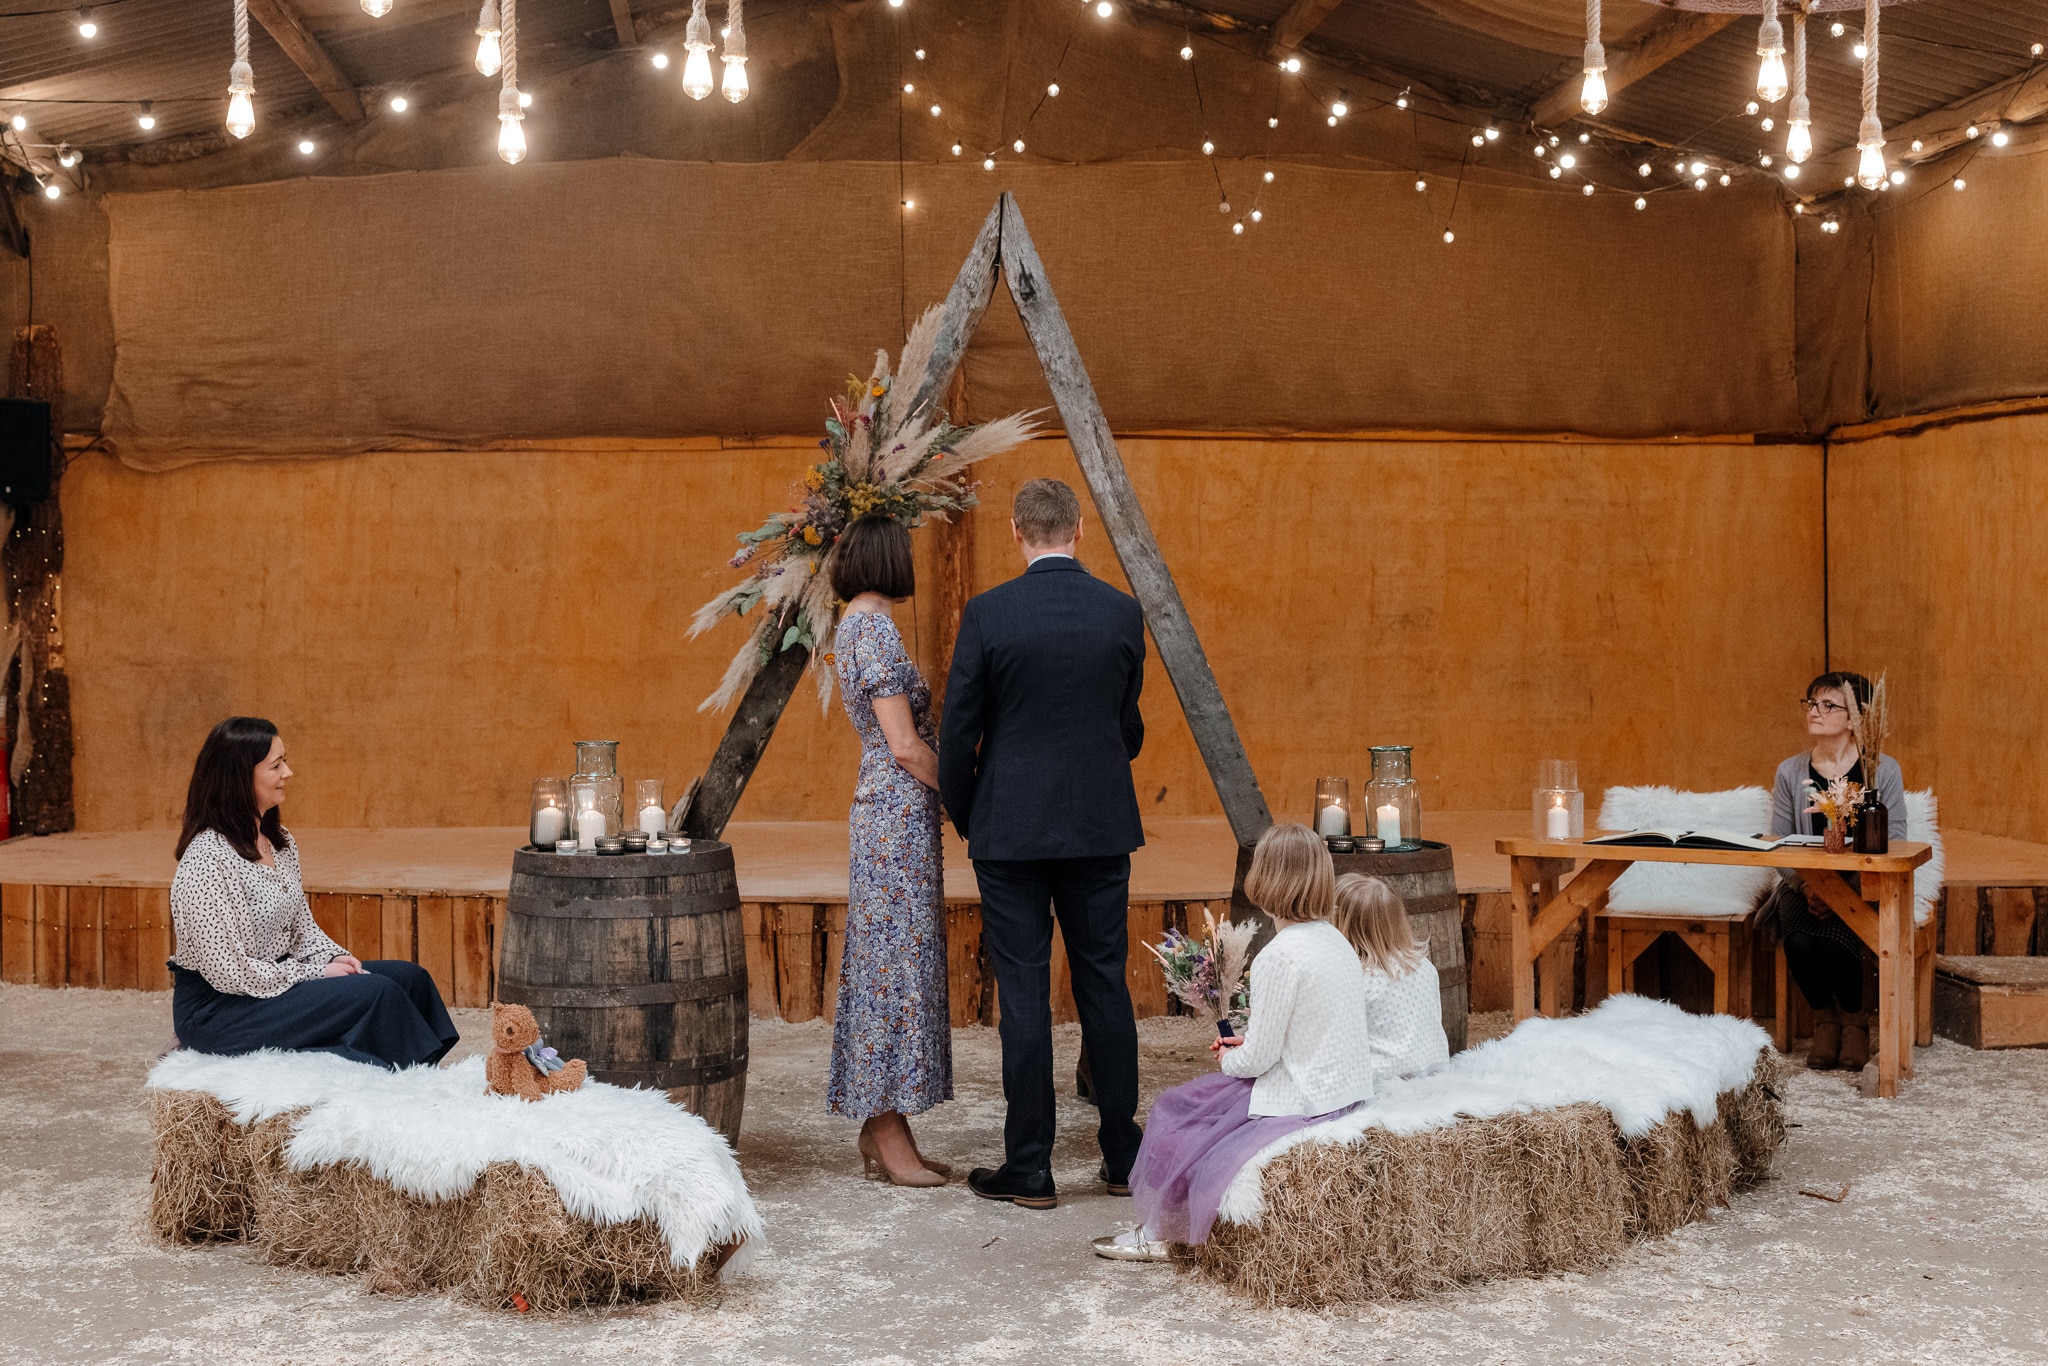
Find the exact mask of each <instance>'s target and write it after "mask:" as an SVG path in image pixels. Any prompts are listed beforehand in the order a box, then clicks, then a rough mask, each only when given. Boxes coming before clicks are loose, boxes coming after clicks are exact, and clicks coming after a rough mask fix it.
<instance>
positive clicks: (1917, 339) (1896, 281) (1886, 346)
mask: <svg viewBox="0 0 2048 1366" xmlns="http://www.w3.org/2000/svg"><path fill="white" fill-rule="evenodd" d="M1956 173H1960V174H1962V175H1963V176H1964V178H1965V180H1966V181H1967V182H1968V185H1969V188H1968V189H1967V190H1966V191H1964V192H1963V193H1961V194H1958V193H1956V192H1955V191H1953V190H1950V189H1948V188H1947V187H1946V186H1947V178H1948V177H1949V176H1950V175H1953V174H1956ZM1930 179H1932V178H1930ZM1923 183H1924V182H1923ZM1894 193H1896V192H1894ZM1880 207H1882V208H1884V209H1887V210H1889V211H1888V212H1881V213H1878V214H1877V215H1875V217H1874V220H1873V221H1874V224H1875V246H1874V253H1875V263H1874V267H1873V268H1872V271H1871V275H1872V282H1873V287H1872V290H1871V294H1870V341H1871V381H1870V383H1871V399H1872V402H1871V415H1872V416H1876V417H1892V416H1896V415H1898V414H1901V413H1918V412H1926V411H1929V410H1931V409H1936V408H1945V407H1949V406H1952V405H1955V404H1962V403H1977V402H1982V401H1984V400H1988V399H2000V398H2015V397H2025V396H2032V395H2035V394H2041V393H2048V326H2044V325H2043V322H2042V312H2041V301H2042V299H2043V298H2048V244H2044V242H2043V240H2042V237H2041V224H2042V223H2043V222H2044V221H2048V155H2043V154H2042V153H2041V152H2040V151H2039V150H2036V151H2034V152H2032V153H2031V154H2018V155H2003V154H2001V155H1991V154H1987V155H1983V156H1979V157H1976V158H1975V159H1974V160H1973V161H1972V162H1971V163H1970V164H1969V165H1968V166H1960V165H1950V166H1947V167H1944V168H1943V170H1942V172H1941V178H1940V179H1938V180H1933V183H1932V185H1931V186H1930V187H1929V188H1926V189H1924V190H1922V191H1921V192H1920V193H1919V196H1918V198H1916V199H1913V200H1910V201H1908V202H1906V203H1904V204H1899V205H1896V206H1894V205H1891V204H1884V205H1881V206H1880ZM1844 236H1847V234H1844ZM1845 245H1847V244H1845Z"/></svg>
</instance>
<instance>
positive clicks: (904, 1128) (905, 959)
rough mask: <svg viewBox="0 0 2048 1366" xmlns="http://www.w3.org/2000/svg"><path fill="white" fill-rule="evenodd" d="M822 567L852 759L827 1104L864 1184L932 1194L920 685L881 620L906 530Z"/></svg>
mask: <svg viewBox="0 0 2048 1366" xmlns="http://www.w3.org/2000/svg"><path fill="white" fill-rule="evenodd" d="M830 568H831V575H832V591H833V592H834V593H835V594H836V595H837V596H838V597H839V598H840V599H841V600H842V601H844V602H845V603H846V612H845V615H844V617H843V618H842V619H841V621H840V623H839V630H838V634H837V636H836V637H835V639H834V655H833V657H832V663H833V664H834V665H835V666H836V667H837V670H838V674H839V683H840V688H841V691H842V693H843V695H844V698H845V703H846V714H847V716H848V717H849V718H850V719H851V720H852V722H853V726H854V729H855V730H856V731H858V732H859V733H860V742H861V757H860V779H859V783H858V785H857V786H856V787H855V789H854V794H853V808H852V811H851V813H850V816H849V820H848V827H849V828H848V834H849V836H850V843H851V856H850V860H849V866H848V874H849V879H848V880H849V883H850V894H849V896H848V898H847V906H846V951H845V957H844V958H843V959H842V960H841V966H840V970H839V1004H838V1014H837V1017H836V1020H835V1022H834V1025H833V1029H832V1074H831V1082H830V1084H829V1086H828V1088H827V1090H826V1100H827V1103H828V1105H829V1106H830V1108H831V1110H832V1111H833V1113H835V1114H842V1115H849V1116H855V1117H857V1118H859V1119H861V1120H862V1121H863V1123H862V1124H861V1131H860V1154H861V1165H862V1168H863V1170H864V1172H865V1173H866V1175H867V1176H868V1177H869V1178H871V1179H873V1180H882V1179H884V1178H886V1179H887V1180H889V1181H890V1182H891V1183H893V1184H895V1185H898V1186H938V1185H943V1184H944V1183H945V1180H946V1177H947V1176H948V1175H949V1174H950V1169H949V1168H948V1167H947V1166H946V1164H945V1163H943V1162H935V1161H932V1160H930V1159H928V1158H926V1157H924V1156H923V1155H922V1154H921V1153H919V1151H918V1148H917V1140H916V1138H915V1137H914V1136H913V1135H912V1134H911V1132H910V1123H909V1118H908V1117H909V1116H911V1115H915V1114H922V1113H923V1112H924V1111H926V1110H929V1109H930V1108H931V1107H932V1106H934V1105H936V1104H938V1103H939V1102H940V1101H944V1100H951V1099H952V1098H953V1035H952V1024H951V1019H950V1016H949V1011H948V1006H947V993H946V915H945V912H946V902H945V883H944V877H943V875H942V869H941V855H940V845H939V794H938V783H939V776H938V756H937V754H936V753H935V744H934V731H933V727H932V718H931V689H930V687H929V686H928V685H927V684H926V683H925V680H924V678H923V677H922V676H921V675H919V673H918V671H917V666H916V665H915V664H913V663H912V662H911V660H910V657H909V655H908V654H906V653H905V652H904V649H903V637H902V636H901V635H899V634H898V633H897V630H896V624H895V622H893V621H892V620H890V617H889V609H890V607H891V605H892V604H894V603H899V602H902V601H904V600H906V599H907V598H909V597H910V595H911V592H912V590H913V588H914V587H915V579H914V576H913V570H912V566H911V556H910V532H909V530H908V528H906V527H905V526H904V525H903V524H902V523H901V522H898V521H896V520H895V519H893V518H890V517H886V516H882V515H879V514H876V515H870V516H866V517H862V518H860V519H859V520H858V521H855V522H854V523H853V524H852V525H851V526H849V527H848V528H847V529H846V531H845V532H844V533H843V534H842V535H841V536H840V538H839V542H838V544H837V546H836V547H835V548H834V550H833V552H832V558H831V563H830Z"/></svg>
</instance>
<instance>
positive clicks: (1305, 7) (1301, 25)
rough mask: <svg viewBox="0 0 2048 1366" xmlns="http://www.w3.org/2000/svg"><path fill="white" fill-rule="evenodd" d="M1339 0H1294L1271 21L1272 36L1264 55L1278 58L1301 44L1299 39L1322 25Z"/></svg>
mask: <svg viewBox="0 0 2048 1366" xmlns="http://www.w3.org/2000/svg"><path fill="white" fill-rule="evenodd" d="M1339 3H1340V0H1294V3H1293V4H1291V5H1289V6H1288V7H1287V9H1286V11H1285V12H1283V13H1282V14H1281V16H1280V17H1279V18H1278V19H1275V20H1274V21H1273V36H1272V37H1271V39H1270V40H1268V42H1267V43H1266V55H1267V56H1268V57H1272V58H1274V59H1275V60H1278V59H1279V58H1281V57H1285V56H1286V55H1287V54H1288V53H1290V52H1292V51H1294V49H1296V48H1298V47H1300V46H1301V40H1302V39H1304V38H1306V37H1308V35H1309V34H1311V33H1314V32H1315V31H1316V30H1317V29H1318V28H1321V27H1322V24H1323V20H1325V19H1327V18H1329V17H1330V11H1332V10H1334V9H1336V8H1337V6H1338V4H1339Z"/></svg>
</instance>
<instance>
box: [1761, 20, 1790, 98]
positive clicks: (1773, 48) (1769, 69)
mask: <svg viewBox="0 0 2048 1366" xmlns="http://www.w3.org/2000/svg"><path fill="white" fill-rule="evenodd" d="M1756 55H1757V56H1758V57H1759V58H1761V59H1762V60H1761V61H1759V62H1758V63H1757V69H1756V93H1757V94H1758V95H1759V96H1761V97H1762V99H1763V102H1764V103H1765V104H1776V103H1777V102H1778V101H1779V100H1782V99H1784V98H1785V87H1786V80H1785V26H1784V25H1783V24H1781V23H1779V22H1778V0H1764V22H1763V26H1762V27H1761V28H1759V29H1758V30H1757V34H1756Z"/></svg>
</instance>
